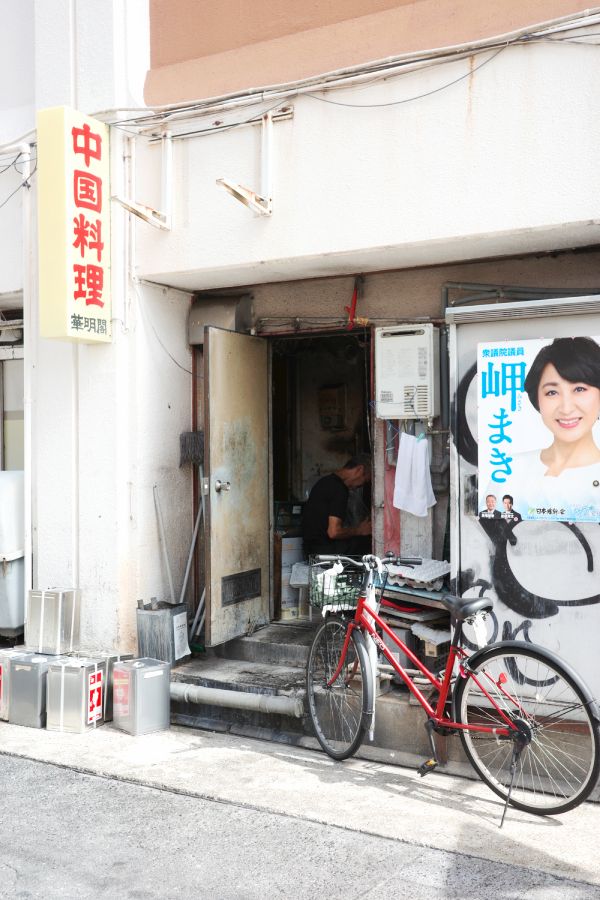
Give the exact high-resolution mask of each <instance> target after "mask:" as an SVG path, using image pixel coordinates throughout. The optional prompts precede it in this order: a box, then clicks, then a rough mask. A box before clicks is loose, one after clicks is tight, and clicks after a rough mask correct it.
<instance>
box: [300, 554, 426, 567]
mask: <svg viewBox="0 0 600 900" xmlns="http://www.w3.org/2000/svg"><path fill="white" fill-rule="evenodd" d="M315 560H316V562H332V563H335V562H341V563H345V564H346V565H352V566H358V567H361V568H362V567H364V568H365V569H375V568H378V567H379V565H384V566H420V565H421V563H422V560H421V559H420V557H416V556H394V555H393V554H387V555H386V556H385V557H384V558H383V559H380V557H379V556H374V555H373V554H372V553H367V554H366V555H365V556H363V557H362V559H352V558H351V557H350V556H341V555H340V554H339V553H320V554H319V555H318V556H316V557H315Z"/></svg>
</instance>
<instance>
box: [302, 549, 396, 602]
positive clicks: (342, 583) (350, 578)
mask: <svg viewBox="0 0 600 900" xmlns="http://www.w3.org/2000/svg"><path fill="white" fill-rule="evenodd" d="M317 559H318V558H317V557H314V556H311V557H310V560H309V562H310V579H309V585H310V586H309V603H310V605H311V606H314V607H316V608H318V609H322V608H323V607H324V606H327V607H328V608H329V607H330V608H331V610H332V611H333V612H336V611H343V610H348V609H355V608H356V603H357V600H358V597H359V595H360V591H361V588H362V583H363V577H364V571H365V570H364V568H363V567H362V565H360V559H359V558H357V559H356V563H357V567H356V568H351V567H349V566H347V567H346V568H345V569H344V570H343V571H342V572H339V573H336V572H334V571H333V564H332V563H330V562H328V563H324V562H318V561H317ZM359 566H360V568H359ZM386 576H387V572H384V573H383V576H382V578H379V576H378V575H377V573H375V586H376V589H377V593H378V594H380V593H381V591H382V590H383V588H384V586H385V581H386Z"/></svg>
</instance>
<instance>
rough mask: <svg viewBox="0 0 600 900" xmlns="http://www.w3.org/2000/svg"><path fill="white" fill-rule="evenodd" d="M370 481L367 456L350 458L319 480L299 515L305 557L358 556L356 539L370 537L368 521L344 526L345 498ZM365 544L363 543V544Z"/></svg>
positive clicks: (366, 550) (369, 465)
mask: <svg viewBox="0 0 600 900" xmlns="http://www.w3.org/2000/svg"><path fill="white" fill-rule="evenodd" d="M370 480H371V457H370V456H369V454H368V453H361V454H359V455H358V456H353V457H352V458H351V459H349V460H348V462H347V463H346V464H345V465H344V466H343V467H342V468H341V469H338V470H337V471H336V472H332V474H331V475H325V476H324V477H323V478H320V479H319V481H317V483H316V484H315V485H314V487H313V489H312V490H311V492H310V494H309V497H308V500H307V501H306V504H305V506H304V511H303V514H302V537H303V539H304V553H305V555H306V556H311V555H315V554H318V553H342V554H344V553H353V552H354V553H360V551H361V550H362V552H365V553H367V552H369V548H368V547H367V548H366V549H364V548H360V549H359V541H358V540H357V539H358V538H361V537H365V536H368V535H370V534H371V520H370V518H367V519H364V520H363V521H362V522H359V523H358V525H351V526H344V520H345V518H346V514H347V511H348V495H349V492H350V491H351V490H354V489H355V488H359V487H362V485H363V484H366V483H367V482H369V481H370ZM363 543H364V542H363Z"/></svg>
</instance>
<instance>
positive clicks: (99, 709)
mask: <svg viewBox="0 0 600 900" xmlns="http://www.w3.org/2000/svg"><path fill="white" fill-rule="evenodd" d="M105 689H106V661H104V660H96V659H88V658H85V657H83V658H78V659H74V658H68V659H61V660H60V661H54V660H53V661H51V662H50V665H49V666H48V676H47V695H46V713H47V720H46V728H47V729H48V730H49V731H68V732H71V733H74V734H81V733H82V732H84V731H89V730H90V729H91V728H96V727H97V726H98V725H102V723H103V722H104V718H103V710H104V695H105Z"/></svg>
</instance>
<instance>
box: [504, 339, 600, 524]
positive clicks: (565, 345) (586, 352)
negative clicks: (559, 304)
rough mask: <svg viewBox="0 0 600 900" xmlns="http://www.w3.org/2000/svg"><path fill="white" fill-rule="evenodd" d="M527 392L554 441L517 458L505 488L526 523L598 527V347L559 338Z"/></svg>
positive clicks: (545, 352) (546, 350) (537, 363)
mask: <svg viewBox="0 0 600 900" xmlns="http://www.w3.org/2000/svg"><path fill="white" fill-rule="evenodd" d="M525 392H526V393H527V395H528V397H529V400H530V401H531V404H532V406H533V407H534V408H535V409H536V410H537V411H538V412H539V414H540V416H541V418H542V422H543V423H544V425H545V426H546V428H547V429H548V431H549V432H550V433H551V435H552V442H551V443H550V444H549V446H547V447H544V448H542V449H538V450H532V451H529V452H526V453H516V454H515V456H514V458H513V464H512V474H511V476H510V477H509V478H508V479H507V482H506V485H505V487H506V488H508V489H509V490H510V491H511V494H512V495H513V496H514V498H515V500H514V502H515V504H517V503H518V504H519V505H520V506H522V507H524V508H525V509H526V510H527V513H526V517H527V518H537V519H539V518H545V517H547V518H551V519H560V520H563V521H600V448H599V447H598V444H597V443H596V440H595V438H594V433H593V429H594V426H595V425H596V423H597V422H598V419H599V417H600V345H598V343H597V342H596V341H595V340H593V339H592V338H589V337H572V338H556V339H555V340H554V341H553V342H552V343H551V344H547V345H546V346H545V347H543V348H542V349H541V350H540V352H539V353H538V354H537V356H536V357H535V359H534V361H533V363H532V365H531V368H530V369H529V372H528V374H527V377H526V379H525Z"/></svg>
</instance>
